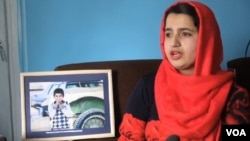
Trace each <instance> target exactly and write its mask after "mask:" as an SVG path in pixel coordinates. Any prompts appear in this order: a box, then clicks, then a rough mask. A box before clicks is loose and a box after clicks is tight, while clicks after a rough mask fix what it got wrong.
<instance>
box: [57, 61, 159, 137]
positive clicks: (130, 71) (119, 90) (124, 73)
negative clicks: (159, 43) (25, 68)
mask: <svg viewBox="0 0 250 141" xmlns="http://www.w3.org/2000/svg"><path fill="white" fill-rule="evenodd" d="M160 62H161V59H147V60H118V61H103V62H85V63H73V64H65V65H60V66H57V67H56V68H55V71H63V70H88V69H111V70H112V79H113V80H112V81H113V98H114V114H115V115H114V116H115V137H110V138H98V139H84V140H85V141H86V140H89V141H117V138H118V137H119V125H120V123H121V120H122V116H123V114H124V112H125V107H126V104H127V101H128V97H129V95H130V94H131V92H132V90H133V88H134V87H135V85H136V82H137V81H138V80H139V78H140V77H141V76H142V75H144V74H148V73H151V72H156V71H157V69H158V67H159V64H160Z"/></svg>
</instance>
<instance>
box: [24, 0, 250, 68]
mask: <svg viewBox="0 0 250 141" xmlns="http://www.w3.org/2000/svg"><path fill="white" fill-rule="evenodd" d="M200 1H201V2H204V3H206V4H207V5H209V6H210V7H211V8H212V9H213V10H214V12H215V14H216V17H217V19H218V22H219V25H220V27H221V34H222V39H223V43H224V47H225V48H224V51H225V52H224V53H225V55H224V58H225V60H224V62H223V63H222V67H223V68H226V62H227V61H228V60H230V59H233V58H237V57H243V56H244V51H245V47H246V44H247V42H248V40H249V38H250V27H249V23H250V15H249V14H248V13H249V10H248V9H249V6H250V1H249V0H241V1H233V0H232V1H228V0H219V1H218V0H200ZM172 2H174V0H25V1H22V13H21V16H22V30H23V31H22V37H23V39H22V46H21V47H20V56H21V67H22V71H49V70H53V69H54V68H55V67H56V66H58V65H63V64H69V63H78V62H92V61H106V60H124V59H128V60H130V59H148V58H161V53H160V50H159V27H160V22H161V18H162V14H163V12H164V10H165V8H166V7H167V6H169V5H170V4H171V3H172Z"/></svg>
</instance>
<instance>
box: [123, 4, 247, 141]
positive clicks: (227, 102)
mask: <svg viewBox="0 0 250 141" xmlns="http://www.w3.org/2000/svg"><path fill="white" fill-rule="evenodd" d="M160 35H161V39H160V41H161V51H162V54H163V60H162V63H161V65H160V67H159V69H158V71H157V73H156V74H149V75H146V76H143V77H142V78H141V80H140V81H139V82H138V84H137V86H136V88H135V90H134V91H133V93H132V95H131V97H130V99H129V102H128V106H127V109H126V113H125V114H124V116H123V121H122V123H121V125H120V137H119V141H125V140H126V141H127V140H136V141H137V140H138V141H143V140H149V141H152V140H159V141H162V140H164V141H165V140H171V139H173V138H179V139H180V140H181V141H191V140H192V141H218V140H220V137H221V125H223V124H248V123H249V122H250V120H249V119H250V118H249V117H250V116H249V112H248V111H250V105H249V95H248V93H247V91H246V90H245V89H243V88H241V87H239V86H237V85H236V84H235V83H234V82H233V77H234V76H233V73H232V72H228V71H224V70H222V69H221V67H220V64H221V62H222V59H223V48H222V41H221V36H220V31H219V27H218V24H217V21H216V18H215V16H214V14H213V12H212V10H211V9H210V8H209V7H207V6H206V5H204V4H202V3H199V2H194V1H181V2H176V3H174V4H173V5H171V6H170V8H169V9H167V10H166V12H165V15H164V17H163V21H162V26H161V34H160Z"/></svg>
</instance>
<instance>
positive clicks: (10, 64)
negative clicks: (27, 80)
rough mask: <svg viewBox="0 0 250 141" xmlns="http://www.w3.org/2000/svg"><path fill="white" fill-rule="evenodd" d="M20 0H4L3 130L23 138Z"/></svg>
mask: <svg viewBox="0 0 250 141" xmlns="http://www.w3.org/2000/svg"><path fill="white" fill-rule="evenodd" d="M17 1H18V0H0V134H1V135H4V136H6V137H7V140H10V141H11V140H12V141H14V140H15V141H21V116H20V115H21V114H20V105H21V104H20V89H19V88H20V86H19V85H20V84H19V83H20V82H19V70H20V69H19V58H18V56H19V55H18V14H17V6H18V2H17Z"/></svg>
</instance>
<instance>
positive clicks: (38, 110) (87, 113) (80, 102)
mask: <svg viewBox="0 0 250 141" xmlns="http://www.w3.org/2000/svg"><path fill="white" fill-rule="evenodd" d="M111 72H112V71H111V70H109V69H108V70H106V69H105V70H70V71H51V72H23V73H20V84H21V112H22V138H23V140H24V141H39V140H41V141H46V140H49V141H53V140H56V141H58V140H78V139H91V138H108V137H114V136H115V129H114V128H115V126H114V123H115V122H114V107H113V90H112V89H113V87H112V75H111Z"/></svg>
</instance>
